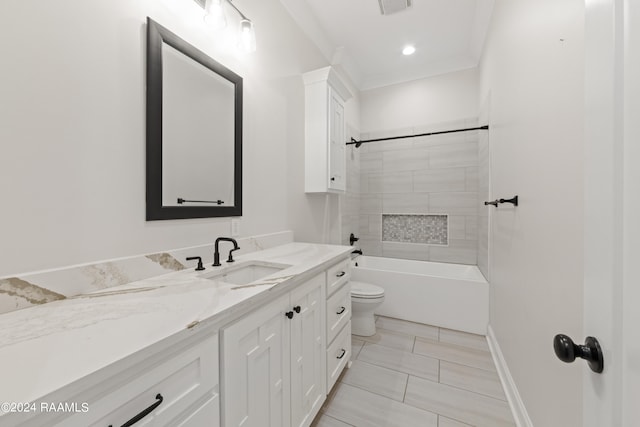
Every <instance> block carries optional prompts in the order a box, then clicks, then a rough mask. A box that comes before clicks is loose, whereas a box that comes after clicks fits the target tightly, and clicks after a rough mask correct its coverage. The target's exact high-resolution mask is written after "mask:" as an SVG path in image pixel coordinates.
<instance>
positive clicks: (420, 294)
mask: <svg viewBox="0 0 640 427" xmlns="http://www.w3.org/2000/svg"><path fill="white" fill-rule="evenodd" d="M352 264H353V268H352V269H351V271H352V280H357V281H360V282H368V283H373V284H374V285H378V286H380V287H382V288H384V291H385V300H384V303H382V305H381V306H380V308H379V309H378V310H376V314H379V315H382V316H389V317H395V318H397V319H404V320H410V321H413V322H420V323H426V324H428V325H435V326H441V327H443V328H450V329H457V330H459V331H465V332H471V333H475V334H481V335H486V333H487V325H488V324H489V284H488V283H487V281H486V280H485V278H484V276H483V275H482V273H480V270H478V267H476V266H474V265H462V264H445V263H440V262H427V261H410V260H403V259H394V258H379V257H371V256H359V257H357V258H356V259H355V260H354V261H353V262H352ZM356 264H357V266H356Z"/></svg>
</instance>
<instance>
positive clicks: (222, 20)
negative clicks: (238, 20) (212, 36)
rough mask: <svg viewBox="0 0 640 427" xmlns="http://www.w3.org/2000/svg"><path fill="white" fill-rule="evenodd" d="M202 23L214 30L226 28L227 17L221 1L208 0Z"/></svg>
mask: <svg viewBox="0 0 640 427" xmlns="http://www.w3.org/2000/svg"><path fill="white" fill-rule="evenodd" d="M204 22H205V23H206V24H207V25H208V26H209V27H211V28H213V29H214V30H219V29H222V28H224V27H226V26H227V17H226V16H225V14H224V10H223V9H222V0H208V1H207V8H206V12H205V15H204Z"/></svg>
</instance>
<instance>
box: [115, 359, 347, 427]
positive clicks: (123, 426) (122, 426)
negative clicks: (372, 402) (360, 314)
mask: <svg viewBox="0 0 640 427" xmlns="http://www.w3.org/2000/svg"><path fill="white" fill-rule="evenodd" d="M345 354H347V350H345V349H344V348H343V349H342V354H341V355H340V356H338V357H336V359H342V358H343V357H344V355H345ZM122 427H124V426H122Z"/></svg>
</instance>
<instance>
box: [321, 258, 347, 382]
mask: <svg viewBox="0 0 640 427" xmlns="http://www.w3.org/2000/svg"><path fill="white" fill-rule="evenodd" d="M350 278H351V262H350V260H344V261H341V262H339V263H337V264H335V265H333V266H332V267H330V268H329V269H328V270H327V314H326V320H327V325H326V331H327V339H326V342H327V371H326V372H327V393H328V392H329V391H330V390H331V389H332V388H333V386H334V385H335V383H336V381H337V380H338V378H339V377H340V374H341V373H342V370H343V369H344V368H345V366H347V364H348V363H349V361H350V360H351V292H350V291H351V289H350V286H349V279H350Z"/></svg>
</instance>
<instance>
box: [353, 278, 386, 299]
mask: <svg viewBox="0 0 640 427" xmlns="http://www.w3.org/2000/svg"><path fill="white" fill-rule="evenodd" d="M349 283H351V296H354V297H358V298H379V297H382V296H384V289H382V288H381V287H380V286H376V285H372V284H371V283H364V282H355V281H353V280H352V281H351V282H349Z"/></svg>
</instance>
